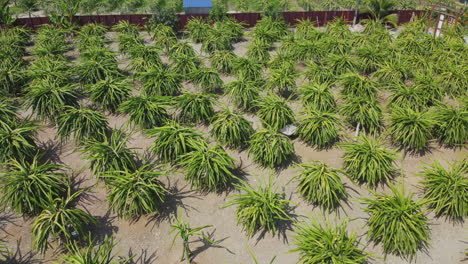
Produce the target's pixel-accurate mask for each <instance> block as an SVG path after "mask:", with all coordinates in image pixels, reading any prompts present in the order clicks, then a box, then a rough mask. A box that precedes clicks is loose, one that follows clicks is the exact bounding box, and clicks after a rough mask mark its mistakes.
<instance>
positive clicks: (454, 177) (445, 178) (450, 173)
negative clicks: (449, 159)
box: [420, 160, 468, 222]
mask: <svg viewBox="0 0 468 264" xmlns="http://www.w3.org/2000/svg"><path fill="white" fill-rule="evenodd" d="M467 173H468V163H467V160H460V161H457V162H454V163H452V164H449V167H448V168H447V169H445V168H444V167H443V166H442V165H441V164H440V163H439V162H438V161H435V162H434V163H433V164H432V165H431V166H426V167H424V168H423V171H422V172H421V174H420V175H421V176H422V177H423V181H422V188H423V189H424V198H425V199H427V200H428V205H429V207H431V208H432V209H433V210H434V212H435V214H436V216H437V217H440V216H445V217H446V218H447V219H450V220H452V221H454V222H456V221H460V222H462V221H463V218H465V217H467V216H468V178H467V176H466V175H467Z"/></svg>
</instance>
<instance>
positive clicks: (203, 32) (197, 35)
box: [185, 18, 211, 43]
mask: <svg viewBox="0 0 468 264" xmlns="http://www.w3.org/2000/svg"><path fill="white" fill-rule="evenodd" d="M185 28H186V29H187V30H188V31H189V32H190V39H191V40H192V41H193V42H195V43H200V42H203V40H205V39H207V38H208V33H209V31H210V30H211V26H210V24H208V23H206V22H205V21H204V20H203V19H202V18H192V19H190V20H189V21H188V22H187V25H186V26H185Z"/></svg>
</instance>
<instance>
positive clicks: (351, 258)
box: [291, 220, 369, 264]
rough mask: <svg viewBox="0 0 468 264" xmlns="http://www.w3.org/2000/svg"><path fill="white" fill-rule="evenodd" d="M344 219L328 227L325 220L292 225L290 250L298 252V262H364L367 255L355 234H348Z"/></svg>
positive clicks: (361, 263) (362, 263) (328, 224)
mask: <svg viewBox="0 0 468 264" xmlns="http://www.w3.org/2000/svg"><path fill="white" fill-rule="evenodd" d="M347 225H348V224H347V222H344V223H342V224H340V225H336V226H332V224H330V223H329V222H328V221H325V224H323V225H322V224H319V223H318V222H317V221H316V220H312V221H310V222H309V223H300V224H296V226H295V228H294V231H295V233H296V235H295V236H294V244H295V245H296V248H295V249H293V250H291V252H299V255H300V257H299V261H300V263H356V264H357V263H360V264H364V263H367V262H368V260H367V258H368V257H369V254H368V253H367V252H365V251H364V250H362V249H360V248H359V247H360V246H362V245H361V243H360V242H359V240H358V236H357V235H356V234H354V233H352V234H351V235H348V232H347V231H346V229H347Z"/></svg>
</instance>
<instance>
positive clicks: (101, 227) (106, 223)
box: [89, 212, 119, 244]
mask: <svg viewBox="0 0 468 264" xmlns="http://www.w3.org/2000/svg"><path fill="white" fill-rule="evenodd" d="M94 218H95V219H96V222H97V223H96V225H94V226H92V227H91V228H90V229H89V230H90V232H91V234H92V236H93V239H95V240H96V242H97V243H99V244H100V243H103V242H104V240H105V239H106V237H112V235H113V234H114V233H116V232H117V231H119V228H118V227H117V226H114V225H113V222H114V220H115V218H116V217H115V216H110V213H109V212H107V213H106V214H105V215H104V216H95V217H94Z"/></svg>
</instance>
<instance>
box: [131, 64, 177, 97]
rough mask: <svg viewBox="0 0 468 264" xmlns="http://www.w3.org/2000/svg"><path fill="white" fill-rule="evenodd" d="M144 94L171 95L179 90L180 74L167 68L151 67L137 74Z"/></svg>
mask: <svg viewBox="0 0 468 264" xmlns="http://www.w3.org/2000/svg"><path fill="white" fill-rule="evenodd" d="M139 76H140V77H141V80H142V81H143V94H144V95H145V96H173V95H177V94H178V93H179V92H180V89H181V87H182V78H181V77H182V76H180V75H179V74H176V73H173V72H171V71H170V70H169V69H168V68H166V67H163V68H151V69H149V70H148V71H146V72H142V73H140V74H139Z"/></svg>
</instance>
